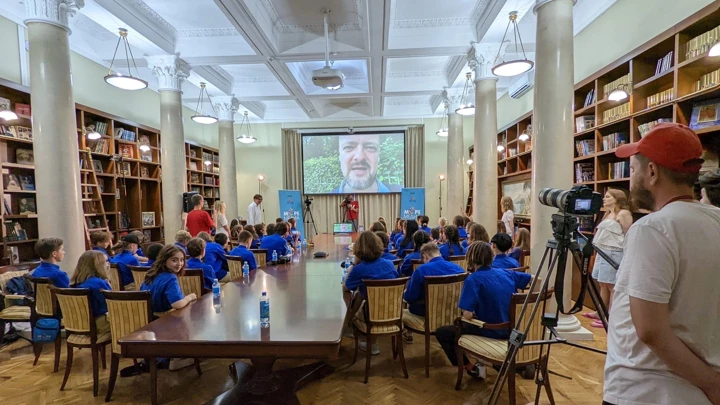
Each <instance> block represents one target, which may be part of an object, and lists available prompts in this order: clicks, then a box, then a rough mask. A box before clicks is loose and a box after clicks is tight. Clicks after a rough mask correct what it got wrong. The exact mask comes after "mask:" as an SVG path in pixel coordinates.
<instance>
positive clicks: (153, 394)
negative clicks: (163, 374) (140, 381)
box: [145, 357, 158, 405]
mask: <svg viewBox="0 0 720 405" xmlns="http://www.w3.org/2000/svg"><path fill="white" fill-rule="evenodd" d="M145 361H146V362H147V363H148V364H149V365H150V403H151V404H152V405H157V403H158V400H157V397H158V395H157V394H158V392H157V359H155V358H154V357H153V358H149V359H145Z"/></svg>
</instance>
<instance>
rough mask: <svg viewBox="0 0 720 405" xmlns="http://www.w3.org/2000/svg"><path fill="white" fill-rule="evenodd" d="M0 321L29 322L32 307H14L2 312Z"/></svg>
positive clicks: (0, 312)
mask: <svg viewBox="0 0 720 405" xmlns="http://www.w3.org/2000/svg"><path fill="white" fill-rule="evenodd" d="M0 319H2V320H5V321H29V320H30V307H23V306H14V307H9V308H5V309H3V310H2V311H0Z"/></svg>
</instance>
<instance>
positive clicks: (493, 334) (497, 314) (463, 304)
mask: <svg viewBox="0 0 720 405" xmlns="http://www.w3.org/2000/svg"><path fill="white" fill-rule="evenodd" d="M530 278H531V276H530V274H527V273H520V272H518V271H508V270H505V269H496V268H492V267H482V268H479V269H477V270H475V272H474V273H472V274H470V275H469V276H468V278H466V279H465V285H463V290H462V293H461V294H460V302H459V303H458V307H459V308H460V309H463V310H465V311H471V312H472V313H473V314H475V317H476V318H477V319H479V320H481V321H483V322H487V323H503V322H508V321H510V317H509V316H510V298H511V297H512V295H513V294H515V293H516V292H517V290H518V289H524V288H526V287H527V285H528V283H530ZM480 335H481V336H485V337H489V338H494V339H507V338H508V336H509V335H510V332H509V331H507V330H490V329H487V330H485V329H482V330H481V331H480Z"/></svg>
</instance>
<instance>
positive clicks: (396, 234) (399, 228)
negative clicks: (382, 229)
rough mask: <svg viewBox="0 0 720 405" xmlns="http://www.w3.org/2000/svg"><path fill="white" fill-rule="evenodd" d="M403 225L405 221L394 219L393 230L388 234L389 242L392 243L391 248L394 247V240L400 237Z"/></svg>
mask: <svg viewBox="0 0 720 405" xmlns="http://www.w3.org/2000/svg"><path fill="white" fill-rule="evenodd" d="M404 223H405V221H404V220H403V219H401V218H395V228H393V230H392V232H391V233H390V242H392V243H393V246H394V245H395V240H396V238H398V237H402V233H403V224H404Z"/></svg>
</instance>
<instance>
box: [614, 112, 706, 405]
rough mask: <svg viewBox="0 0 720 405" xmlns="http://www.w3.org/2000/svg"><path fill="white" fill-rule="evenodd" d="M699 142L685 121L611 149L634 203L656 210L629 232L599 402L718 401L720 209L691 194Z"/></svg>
mask: <svg viewBox="0 0 720 405" xmlns="http://www.w3.org/2000/svg"><path fill="white" fill-rule="evenodd" d="M702 151H703V149H702V145H701V144H700V139H699V138H698V137H697V135H696V134H695V133H694V132H693V131H692V130H691V129H690V128H688V127H687V126H685V125H680V124H672V123H663V124H659V125H657V126H655V128H654V129H653V130H652V131H650V132H649V133H648V134H647V135H645V137H643V138H642V139H641V140H640V141H639V142H637V143H633V144H629V145H623V146H621V147H619V148H618V150H617V152H616V155H617V156H618V157H619V158H628V157H629V158H630V193H631V195H632V198H633V199H634V201H635V202H636V204H637V205H638V208H645V209H649V210H654V212H653V213H652V214H649V215H647V216H645V217H644V218H642V219H640V220H639V221H637V222H636V223H635V224H634V225H633V226H632V227H630V230H629V231H628V233H627V237H626V246H625V256H624V257H623V260H622V263H621V264H620V268H619V270H618V273H617V283H616V284H615V295H614V298H613V304H612V311H613V312H612V316H611V317H610V325H609V331H608V353H607V360H606V363H605V387H604V393H603V399H604V401H605V402H604V404H614V405H623V404H668V405H670V404H673V405H675V404H693V405H703V404H720V349H718V336H720V294H718V293H717V288H718V285H720V272H718V271H717V270H718V269H717V251H718V247H719V245H718V241H719V240H720V209H718V208H717V207H713V206H709V205H705V204H700V203H698V202H697V201H694V200H693V197H692V195H693V185H694V184H695V182H696V181H697V179H698V173H699V171H700V167H701V165H702V160H701V159H700V156H701V154H702Z"/></svg>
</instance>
